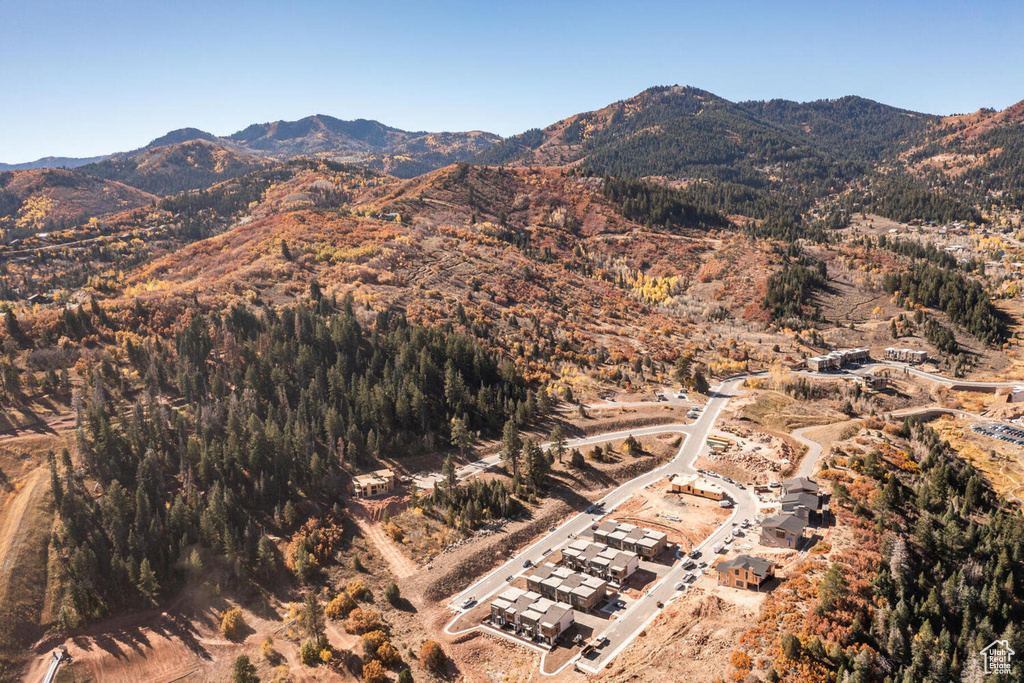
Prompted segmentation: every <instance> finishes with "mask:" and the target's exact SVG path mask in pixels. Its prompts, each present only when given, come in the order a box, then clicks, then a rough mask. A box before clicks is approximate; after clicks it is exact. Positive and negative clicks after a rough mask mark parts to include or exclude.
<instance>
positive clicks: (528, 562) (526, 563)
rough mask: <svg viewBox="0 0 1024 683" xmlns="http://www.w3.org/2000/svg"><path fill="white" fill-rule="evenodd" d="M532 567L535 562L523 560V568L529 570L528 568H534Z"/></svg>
mask: <svg viewBox="0 0 1024 683" xmlns="http://www.w3.org/2000/svg"><path fill="white" fill-rule="evenodd" d="M532 566H533V562H532V561H531V560H523V567H524V568H528V567H532Z"/></svg>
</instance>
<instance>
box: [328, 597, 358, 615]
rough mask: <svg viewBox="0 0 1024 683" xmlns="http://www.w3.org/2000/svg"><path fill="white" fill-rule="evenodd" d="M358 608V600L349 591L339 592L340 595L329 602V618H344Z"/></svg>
mask: <svg viewBox="0 0 1024 683" xmlns="http://www.w3.org/2000/svg"><path fill="white" fill-rule="evenodd" d="M355 608H356V601H355V600H353V599H352V598H351V597H349V595H348V593H339V594H338V597H336V598H334V599H333V600H331V601H330V602H329V603H327V611H326V614H327V618H328V619H344V618H345V617H347V616H348V615H349V613H350V612H351V611H352V610H354V609H355Z"/></svg>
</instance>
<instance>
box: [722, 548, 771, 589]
mask: <svg viewBox="0 0 1024 683" xmlns="http://www.w3.org/2000/svg"><path fill="white" fill-rule="evenodd" d="M775 566H776V565H775V563H774V562H771V561H769V560H766V559H764V558H761V557H754V556H753V555H737V556H736V557H734V558H733V559H731V560H728V561H722V562H719V563H718V564H717V565H716V566H715V571H716V572H718V585H719V586H732V587H733V588H756V589H758V590H760V589H761V586H762V585H763V584H764V582H765V581H768V580H769V579H772V578H774V577H775Z"/></svg>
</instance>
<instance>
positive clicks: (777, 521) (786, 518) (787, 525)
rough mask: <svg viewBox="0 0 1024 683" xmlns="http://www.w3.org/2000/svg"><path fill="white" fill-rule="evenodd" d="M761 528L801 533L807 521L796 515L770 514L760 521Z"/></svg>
mask: <svg viewBox="0 0 1024 683" xmlns="http://www.w3.org/2000/svg"><path fill="white" fill-rule="evenodd" d="M761 528H762V529H783V530H784V531H788V532H789V533H791V534H802V533H803V532H804V529H806V528H807V522H805V521H804V520H802V519H800V518H799V517H797V516H796V515H772V516H771V517H765V518H764V521H762V522H761Z"/></svg>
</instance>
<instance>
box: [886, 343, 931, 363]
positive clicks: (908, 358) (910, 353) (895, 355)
mask: <svg viewBox="0 0 1024 683" xmlns="http://www.w3.org/2000/svg"><path fill="white" fill-rule="evenodd" d="M885 359H886V360H894V361H897V362H900V363H923V362H925V361H926V360H928V352H927V351H917V350H915V349H898V348H896V347H895V346H890V347H889V348H887V349H886V350H885Z"/></svg>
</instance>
